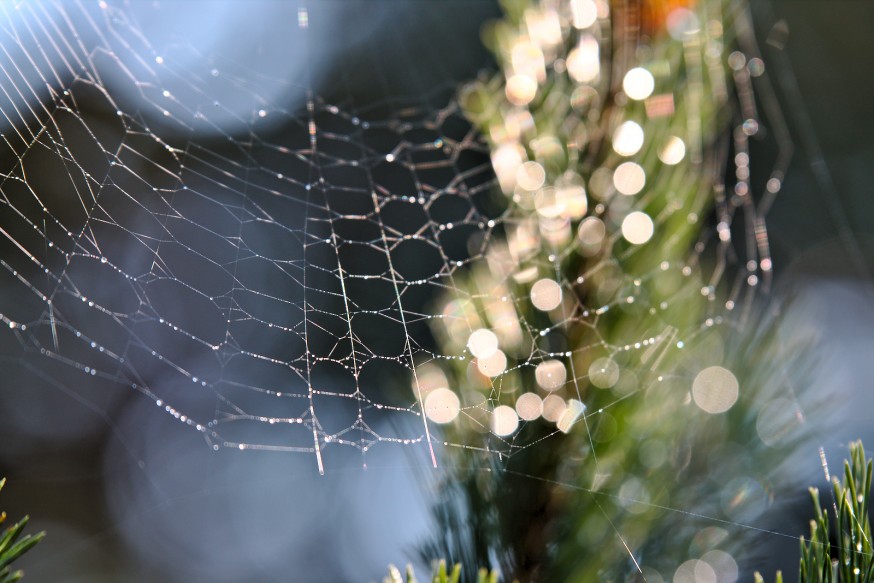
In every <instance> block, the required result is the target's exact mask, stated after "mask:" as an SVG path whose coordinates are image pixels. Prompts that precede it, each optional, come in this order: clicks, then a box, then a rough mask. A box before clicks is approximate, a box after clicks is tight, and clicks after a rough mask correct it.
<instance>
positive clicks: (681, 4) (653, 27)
mask: <svg viewBox="0 0 874 583" xmlns="http://www.w3.org/2000/svg"><path fill="white" fill-rule="evenodd" d="M695 4H697V0H642V1H641V3H640V24H641V30H642V31H643V32H644V33H646V34H649V35H655V34H660V33H662V32H663V31H664V30H665V24H666V23H667V20H668V15H669V14H670V13H671V12H673V11H674V10H676V9H677V8H689V9H691V8H693V7H694V6H695Z"/></svg>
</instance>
